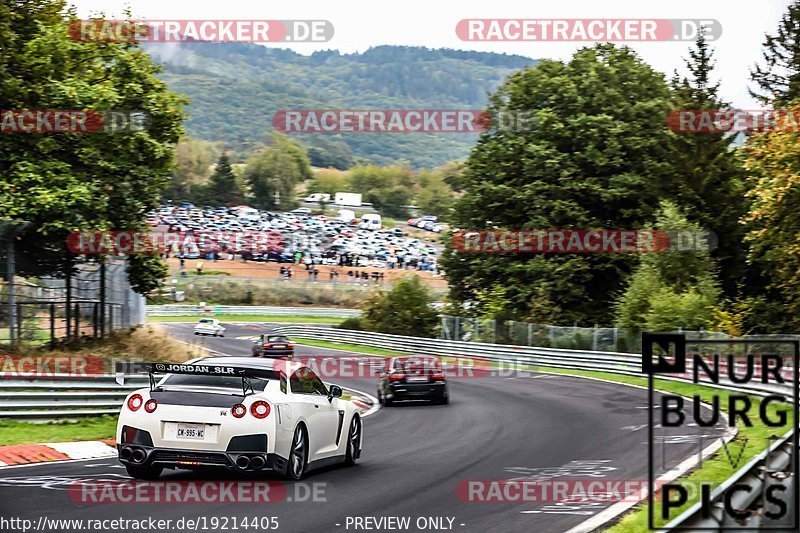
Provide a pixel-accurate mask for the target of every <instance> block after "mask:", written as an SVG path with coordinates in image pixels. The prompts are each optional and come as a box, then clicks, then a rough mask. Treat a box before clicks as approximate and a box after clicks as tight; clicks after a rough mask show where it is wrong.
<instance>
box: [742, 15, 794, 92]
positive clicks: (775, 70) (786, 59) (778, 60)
mask: <svg viewBox="0 0 800 533" xmlns="http://www.w3.org/2000/svg"><path fill="white" fill-rule="evenodd" d="M763 56H764V64H763V65H754V69H753V70H751V71H750V77H751V78H752V79H753V81H754V82H756V84H758V89H760V91H759V90H753V89H748V91H749V92H750V95H751V96H752V97H753V98H756V99H757V100H759V101H760V102H762V103H764V104H770V105H775V106H779V105H786V104H788V103H789V102H791V101H792V100H795V99H796V98H798V97H800V0H795V1H794V2H793V3H792V5H790V6H789V9H788V11H787V12H786V13H785V14H784V15H783V17H782V18H781V22H780V24H779V25H778V32H777V34H775V35H769V34H767V35H766V38H765V40H764V52H763Z"/></svg>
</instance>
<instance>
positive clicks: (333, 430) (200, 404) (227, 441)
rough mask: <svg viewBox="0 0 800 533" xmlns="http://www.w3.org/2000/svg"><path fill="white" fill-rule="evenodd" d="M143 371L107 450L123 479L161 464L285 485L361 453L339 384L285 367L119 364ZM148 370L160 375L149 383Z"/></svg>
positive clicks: (356, 420)
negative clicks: (272, 477)
mask: <svg viewBox="0 0 800 533" xmlns="http://www.w3.org/2000/svg"><path fill="white" fill-rule="evenodd" d="M144 372H146V373H148V374H149V376H150V387H149V388H144V389H139V390H136V391H134V392H132V393H131V394H129V395H128V397H127V398H126V399H125V403H124V404H123V406H122V410H121V412H120V415H119V421H118V422H117V451H118V453H119V460H120V462H121V463H122V464H123V465H125V468H126V469H127V470H128V474H130V475H131V476H132V477H134V478H137V479H157V478H158V477H159V476H160V475H161V473H162V471H163V469H164V468H172V469H174V468H185V469H205V468H208V467H225V468H228V469H232V470H239V471H251V472H252V471H257V470H273V471H275V472H278V473H279V474H282V475H283V476H285V477H286V478H288V479H293V480H296V479H300V478H301V477H302V476H303V475H304V474H305V472H306V471H308V470H310V469H313V468H317V467H321V466H325V465H329V464H332V463H345V464H347V465H353V464H355V463H356V461H357V460H358V458H359V456H360V455H361V440H362V423H361V417H360V416H359V411H358V409H357V408H356V406H355V405H354V404H353V403H352V402H350V401H348V400H343V399H342V398H341V397H340V396H341V395H342V389H341V387H339V386H337V385H331V386H330V388H329V387H327V386H326V385H325V384H324V383H323V382H322V380H320V379H319V377H317V375H316V374H314V372H313V371H312V370H311V369H310V368H308V367H306V366H305V365H303V364H302V363H299V362H295V361H287V360H281V359H253V358H251V357H206V358H201V359H196V360H193V361H189V362H187V363H182V364H173V363H127V364H126V363H120V364H118V366H117V381H118V382H119V383H124V376H125V374H126V373H144ZM154 374H166V376H165V377H163V378H162V379H161V380H160V381H158V382H156V378H155V377H154Z"/></svg>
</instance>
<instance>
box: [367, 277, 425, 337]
mask: <svg viewBox="0 0 800 533" xmlns="http://www.w3.org/2000/svg"><path fill="white" fill-rule="evenodd" d="M432 304H433V296H432V295H431V292H430V290H429V289H428V287H427V286H426V285H424V284H423V283H422V282H421V281H420V278H419V277H418V276H409V277H406V278H405V279H402V280H400V281H399V282H397V283H396V284H395V286H394V287H393V288H392V290H391V291H388V292H381V291H376V292H374V293H372V294H371V295H370V297H369V298H368V299H367V300H366V301H365V303H364V306H363V309H364V316H363V317H362V318H363V321H362V322H363V325H364V326H365V328H366V329H367V330H368V331H377V332H379V333H392V334H394V335H408V336H412V337H435V336H436V327H437V325H438V323H439V313H438V311H436V309H435V308H434V307H433V305H432Z"/></svg>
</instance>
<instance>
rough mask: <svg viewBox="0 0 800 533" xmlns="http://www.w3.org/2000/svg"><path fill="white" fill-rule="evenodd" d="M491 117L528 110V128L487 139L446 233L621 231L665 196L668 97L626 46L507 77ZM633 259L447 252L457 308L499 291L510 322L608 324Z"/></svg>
mask: <svg viewBox="0 0 800 533" xmlns="http://www.w3.org/2000/svg"><path fill="white" fill-rule="evenodd" d="M490 101H491V104H490V106H489V112H490V114H491V116H501V115H500V114H501V113H507V114H508V116H513V115H514V114H516V113H525V114H526V115H527V116H530V117H533V119H534V123H535V127H532V128H529V129H521V130H516V131H515V130H510V129H500V128H494V127H492V128H490V129H489V130H487V131H485V132H484V133H483V134H482V135H481V138H480V140H479V141H478V144H477V146H476V147H475V148H474V149H473V151H472V153H471V154H470V157H469V159H468V160H467V162H466V164H465V170H464V176H463V178H462V180H461V181H462V182H463V187H464V190H465V194H464V195H463V196H462V197H461V198H460V199H459V200H458V201H457V202H456V206H455V209H454V215H453V224H452V225H453V226H456V227H459V228H464V229H486V228H487V227H489V224H491V225H492V226H493V227H497V228H505V229H513V230H516V229H553V228H563V229H592V228H607V229H627V228H637V227H642V226H643V225H644V224H645V223H647V222H649V221H651V220H652V218H653V216H654V214H655V210H656V208H657V206H658V203H659V200H660V199H661V198H663V197H664V196H667V195H669V194H671V190H672V186H673V184H674V178H673V175H672V163H671V157H672V154H671V151H670V148H669V147H670V144H671V138H672V136H673V135H672V133H671V132H669V131H668V130H667V128H666V127H665V125H664V117H665V116H667V113H668V110H669V108H670V105H671V104H670V92H669V88H668V86H667V84H666V83H665V81H664V78H663V76H662V75H661V74H659V73H658V72H656V71H654V70H653V69H651V68H650V67H649V66H647V65H646V64H644V63H643V62H642V61H641V60H640V59H639V58H638V57H637V56H636V55H635V54H634V52H633V51H631V50H630V49H629V48H626V47H617V46H614V45H610V44H602V45H597V46H595V47H591V48H584V49H581V50H579V51H578V52H576V53H575V55H574V56H573V57H572V59H571V60H570V61H569V62H567V63H563V62H561V61H549V60H545V61H542V62H541V63H539V65H538V66H536V67H535V68H530V69H526V70H523V71H520V72H517V73H515V74H512V75H511V76H509V78H508V79H507V80H506V81H505V83H504V84H503V85H502V86H501V87H500V88H499V89H498V91H497V92H496V93H495V94H493V95H492V96H491V97H490ZM633 263H634V258H633V257H631V256H630V255H628V254H575V255H566V254H549V255H531V254H512V253H507V254H477V253H458V252H456V251H454V250H453V249H452V247H450V246H448V247H447V250H446V251H445V254H444V257H443V259H442V264H443V267H444V269H445V272H446V273H447V278H448V282H449V284H450V289H451V298H452V299H453V300H454V301H457V302H469V301H474V300H475V297H476V295H477V294H478V293H479V292H480V291H482V290H488V289H491V288H492V287H493V286H494V285H496V284H498V283H503V284H505V285H506V286H507V287H508V291H507V296H508V305H509V309H510V310H511V311H512V312H513V315H514V316H515V317H517V318H528V319H529V320H531V321H533V322H540V321H544V320H547V319H549V318H551V313H550V312H549V311H548V310H547V309H546V308H544V306H545V305H548V303H549V304H550V305H554V304H555V303H557V304H558V305H559V306H560V307H561V308H562V309H563V314H562V316H561V321H563V322H564V323H567V324H573V323H575V322H581V323H585V324H589V325H592V324H595V323H602V322H606V323H608V322H611V320H612V312H611V310H610V305H609V304H610V303H611V301H612V299H613V295H614V294H616V293H618V292H619V291H620V290H622V287H623V280H624V279H625V277H626V275H627V274H628V273H629V272H630V269H631V267H632V265H633Z"/></svg>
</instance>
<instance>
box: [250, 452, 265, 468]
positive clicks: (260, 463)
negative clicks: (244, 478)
mask: <svg viewBox="0 0 800 533" xmlns="http://www.w3.org/2000/svg"><path fill="white" fill-rule="evenodd" d="M265 464H267V462H266V461H264V458H263V457H261V456H260V455H256V456H255V457H253V459H251V460H250V466H251V467H252V468H253V470H261V469H262V468H264V465H265Z"/></svg>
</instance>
